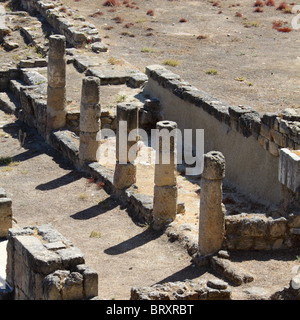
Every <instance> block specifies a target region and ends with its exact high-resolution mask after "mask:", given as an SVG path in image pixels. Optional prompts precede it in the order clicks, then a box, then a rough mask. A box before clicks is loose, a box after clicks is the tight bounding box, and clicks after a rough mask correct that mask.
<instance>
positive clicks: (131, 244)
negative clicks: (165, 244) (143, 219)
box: [104, 228, 163, 255]
mask: <svg viewBox="0 0 300 320" xmlns="http://www.w3.org/2000/svg"><path fill="white" fill-rule="evenodd" d="M162 234H163V232H160V231H154V230H153V229H151V228H147V229H146V230H144V231H143V232H141V233H139V234H137V235H136V236H134V237H132V238H130V239H128V240H126V241H123V242H121V243H119V244H117V245H115V246H113V247H110V248H108V249H106V250H104V253H106V254H109V255H118V254H122V253H125V252H128V251H130V250H133V249H135V248H138V247H140V246H143V245H144V244H146V243H148V242H150V241H152V240H155V239H157V238H159V237H160V236H161V235H162Z"/></svg>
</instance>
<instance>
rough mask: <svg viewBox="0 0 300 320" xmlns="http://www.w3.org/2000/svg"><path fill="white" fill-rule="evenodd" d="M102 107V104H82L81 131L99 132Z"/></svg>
mask: <svg viewBox="0 0 300 320" xmlns="http://www.w3.org/2000/svg"><path fill="white" fill-rule="evenodd" d="M100 116H101V109H100V105H99V104H96V105H92V106H88V107H86V106H84V105H83V104H81V106H80V122H79V128H80V131H81V132H90V133H92V132H98V131H99V130H100V127H101V121H100Z"/></svg>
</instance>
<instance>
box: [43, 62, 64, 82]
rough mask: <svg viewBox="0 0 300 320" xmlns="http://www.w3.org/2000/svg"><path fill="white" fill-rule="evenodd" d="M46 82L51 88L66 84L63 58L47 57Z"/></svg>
mask: <svg viewBox="0 0 300 320" xmlns="http://www.w3.org/2000/svg"><path fill="white" fill-rule="evenodd" d="M47 74H48V84H49V86H51V87H53V88H61V87H64V86H65V85H66V61H65V59H61V58H59V59H54V58H50V57H49V59H48V69H47Z"/></svg>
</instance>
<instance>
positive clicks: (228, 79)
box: [64, 0, 300, 112]
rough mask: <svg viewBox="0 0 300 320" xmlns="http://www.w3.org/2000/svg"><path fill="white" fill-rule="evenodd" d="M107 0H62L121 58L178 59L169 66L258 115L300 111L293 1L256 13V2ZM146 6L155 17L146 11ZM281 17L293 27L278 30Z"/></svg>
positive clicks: (137, 62) (142, 61)
mask: <svg viewBox="0 0 300 320" xmlns="http://www.w3.org/2000/svg"><path fill="white" fill-rule="evenodd" d="M103 3H104V0H103V1H102V0H90V1H88V5H87V1H84V0H80V1H74V0H65V1H64V4H65V5H67V6H70V7H71V8H72V9H76V10H78V11H77V12H76V14H78V15H80V16H84V17H85V18H86V21H87V22H89V23H92V24H94V25H95V26H96V27H97V28H98V30H99V32H100V35H101V36H102V38H103V42H104V43H105V44H107V45H108V46H109V54H110V57H113V58H115V59H120V58H123V59H125V60H126V61H128V62H130V63H132V64H133V65H134V66H136V67H138V68H139V69H140V70H141V71H144V70H145V67H146V66H147V65H150V64H163V63H164V62H166V61H169V62H170V60H175V62H177V63H178V65H177V66H175V67H173V66H166V67H167V68H169V69H170V70H171V71H173V72H174V73H177V74H179V75H180V76H181V77H182V78H183V79H184V80H186V81H188V82H189V83H190V84H192V85H194V86H196V87H197V88H198V89H201V90H203V91H206V92H208V93H210V94H211V95H212V96H214V97H216V98H218V99H220V100H222V101H224V102H227V103H229V104H232V105H247V106H250V107H252V108H254V109H256V110H257V111H259V112H267V111H280V110H282V109H285V108H289V107H292V108H299V101H298V94H299V90H300V80H299V77H298V72H297V71H298V68H299V61H300V60H299V59H300V58H299V50H298V48H299V41H300V40H299V32H300V31H299V30H294V29H292V26H291V22H292V19H293V18H296V14H293V13H290V12H291V8H293V4H289V5H288V10H285V11H282V10H276V9H277V8H278V6H279V4H280V3H281V1H279V0H275V5H274V6H266V5H265V6H263V7H262V10H263V12H254V10H255V9H256V8H257V7H254V3H255V1H254V0H221V1H217V0H216V1H213V0H200V1H199V0H195V1H188V0H174V1H170V0H169V1H167V0H166V1H161V0H148V1H143V0H135V1H124V3H123V1H122V0H119V3H120V5H119V6H115V7H106V6H103V5H102V4H103ZM128 3H129V4H128ZM149 10H153V16H151V15H149V14H148V15H147V12H148V11H149ZM96 12H101V13H102V15H101V14H100V15H99V14H95V13H96ZM74 15H75V14H73V16H74ZM116 17H119V18H120V19H119V20H116V19H115V18H116ZM182 19H184V20H186V22H180V20H181V21H184V20H182ZM278 21H281V23H282V27H288V28H290V29H292V30H291V31H290V32H279V31H277V29H274V28H273V22H278ZM213 71H216V72H217V74H212V73H214V72H213Z"/></svg>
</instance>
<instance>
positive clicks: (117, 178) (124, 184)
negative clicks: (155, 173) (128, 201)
mask: <svg viewBox="0 0 300 320" xmlns="http://www.w3.org/2000/svg"><path fill="white" fill-rule="evenodd" d="M135 182H136V166H135V165H134V164H132V163H125V164H122V163H116V166H115V173H114V186H115V188H117V189H124V188H128V187H130V186H131V185H133V184H134V183H135Z"/></svg>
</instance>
